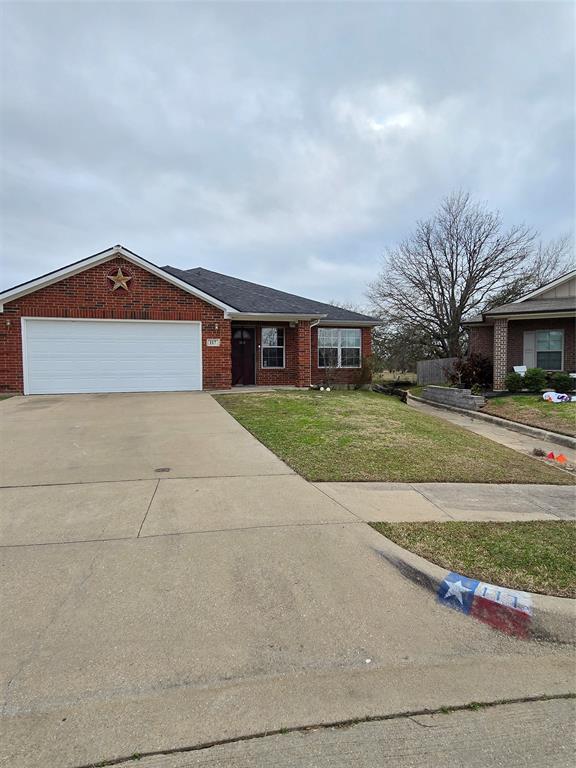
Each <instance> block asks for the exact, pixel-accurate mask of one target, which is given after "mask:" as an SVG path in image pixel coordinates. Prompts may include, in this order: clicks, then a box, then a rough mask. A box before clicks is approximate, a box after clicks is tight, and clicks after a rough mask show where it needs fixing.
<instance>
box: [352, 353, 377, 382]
mask: <svg viewBox="0 0 576 768" xmlns="http://www.w3.org/2000/svg"><path fill="white" fill-rule="evenodd" d="M373 373H374V358H373V357H372V355H365V356H364V357H363V358H362V365H361V366H360V368H359V370H358V373H357V374H356V376H355V379H354V389H362V388H363V387H367V386H368V385H369V384H371V383H372V375H373Z"/></svg>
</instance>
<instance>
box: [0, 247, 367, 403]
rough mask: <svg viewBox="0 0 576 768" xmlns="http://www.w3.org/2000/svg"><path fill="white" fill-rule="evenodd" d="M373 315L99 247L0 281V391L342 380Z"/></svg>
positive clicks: (352, 368)
mask: <svg viewBox="0 0 576 768" xmlns="http://www.w3.org/2000/svg"><path fill="white" fill-rule="evenodd" d="M375 325H377V321H376V320H375V319H374V318H372V317H368V316H366V315H361V314H359V313H356V312H350V311H348V310H345V309H341V308H340V307H334V306H332V305H330V304H323V303H321V302H317V301H313V300H311V299H305V298H303V297H300V296H295V295H292V294H289V293H285V292H283V291H277V290H275V289H272V288H268V287H265V286H262V285H257V284H256V283H251V282H248V281H245V280H239V279H237V278H234V277H229V276H227V275H222V274H219V273H217V272H212V271H210V270H207V269H202V268H196V269H190V270H181V269H176V268H175V267H168V266H166V267H158V266H156V265H155V264H152V263H151V262H149V261H146V260H145V259H143V258H141V257H140V256H137V255H136V254H135V253H132V252H131V251H129V250H128V249H127V248H124V247H122V246H119V245H118V246H115V247H113V248H110V249H108V250H106V251H102V252H100V253H97V254H95V255H94V256H90V257H88V258H86V259H82V260H81V261H78V262H75V263H74V264H70V265H69V266H67V267H63V268H62V269H58V270H55V271H54V272H50V273H48V274H46V275H43V276H42V277H39V278H37V279H36V280H30V281H29V282H26V283H23V284H21V285H18V286H16V287H14V288H11V289H9V290H6V291H4V292H2V293H0V391H2V392H13V393H23V394H55V393H75V392H130V391H133V392H134V391H138V392H150V391H178V390H198V389H227V388H229V387H231V386H234V385H276V386H281V385H295V386H298V387H308V386H310V384H315V383H321V382H323V381H324V380H326V377H327V374H329V376H330V379H331V381H332V382H334V383H353V382H354V381H355V380H356V378H357V377H358V372H359V369H360V367H361V364H362V359H363V358H364V357H366V356H368V355H370V354H371V340H372V328H373V327H374V326H375Z"/></svg>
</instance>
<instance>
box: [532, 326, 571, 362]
mask: <svg viewBox="0 0 576 768" xmlns="http://www.w3.org/2000/svg"><path fill="white" fill-rule="evenodd" d="M563 357H564V331H562V330H558V331H536V367H537V368H544V370H545V371H561V370H562V369H563V364H564V360H563Z"/></svg>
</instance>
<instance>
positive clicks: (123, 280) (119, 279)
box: [107, 267, 132, 291]
mask: <svg viewBox="0 0 576 768" xmlns="http://www.w3.org/2000/svg"><path fill="white" fill-rule="evenodd" d="M107 277H108V280H112V282H113V283H114V286H113V288H112V290H113V291H116V290H117V289H118V288H124V290H125V291H127V290H128V281H129V280H132V276H131V275H125V274H124V273H123V272H122V267H118V272H116V274H115V275H107Z"/></svg>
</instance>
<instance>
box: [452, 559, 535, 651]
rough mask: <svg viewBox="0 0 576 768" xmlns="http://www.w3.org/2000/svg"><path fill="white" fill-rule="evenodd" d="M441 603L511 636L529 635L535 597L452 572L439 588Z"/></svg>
mask: <svg viewBox="0 0 576 768" xmlns="http://www.w3.org/2000/svg"><path fill="white" fill-rule="evenodd" d="M438 600H439V602H440V603H442V605H446V606H448V607H449V608H453V609H454V610H456V611H461V612H462V613H466V614H469V615H470V616H474V617H475V618H476V619H479V620H480V621H483V622H484V623H485V624H489V625H490V626H491V627H494V628H495V629H499V630H501V631H502V632H506V633H507V634H509V635H516V636H517V637H528V635H529V632H530V622H531V619H532V598H531V597H530V595H529V594H528V593H527V592H520V591H518V590H514V589H506V588H505V587H497V586H495V585H494V584H486V583H485V582H483V581H478V580H476V579H468V578H467V577H466V576H462V575H461V574H460V573H449V574H448V576H446V578H445V579H444V581H443V582H442V583H441V584H440V587H439V588H438Z"/></svg>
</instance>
